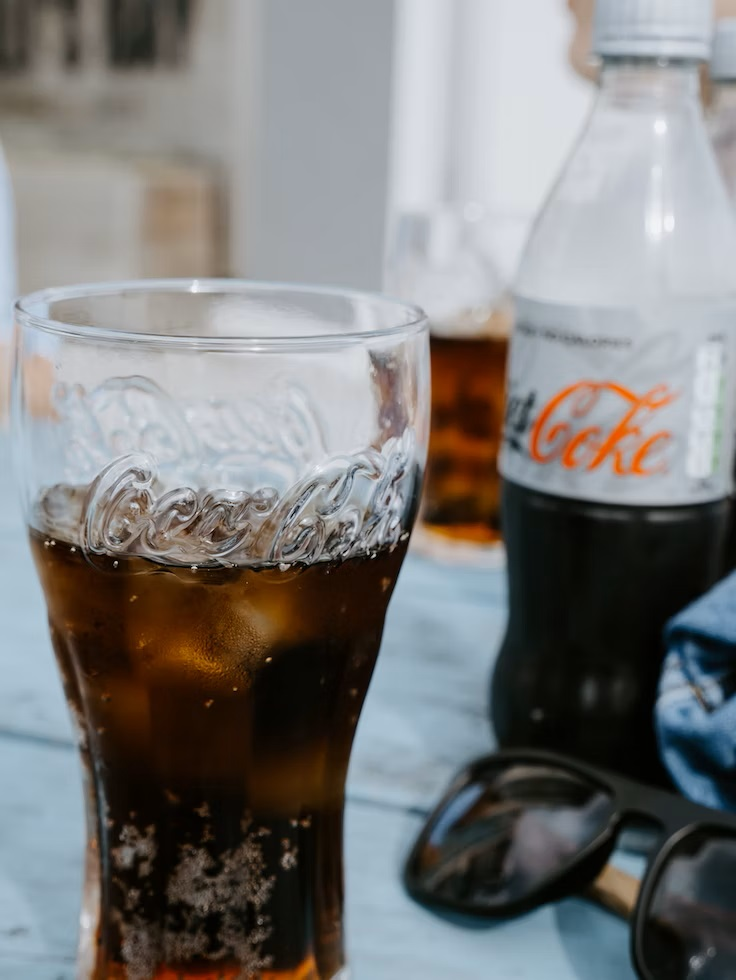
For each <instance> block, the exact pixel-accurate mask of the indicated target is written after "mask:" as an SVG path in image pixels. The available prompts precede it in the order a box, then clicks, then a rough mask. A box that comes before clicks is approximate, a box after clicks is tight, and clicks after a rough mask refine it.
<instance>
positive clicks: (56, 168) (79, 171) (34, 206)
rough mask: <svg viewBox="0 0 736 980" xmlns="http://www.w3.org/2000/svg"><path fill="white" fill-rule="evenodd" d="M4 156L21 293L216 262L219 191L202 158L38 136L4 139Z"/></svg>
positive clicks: (204, 272)
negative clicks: (75, 144) (137, 153)
mask: <svg viewBox="0 0 736 980" xmlns="http://www.w3.org/2000/svg"><path fill="white" fill-rule="evenodd" d="M8 163H9V167H10V172H11V173H12V176H13V182H14V185H15V192H16V201H17V209H18V232H19V234H18V270H19V279H20V286H21V291H22V292H29V291H31V290H34V289H40V288H45V287H48V286H59V285H69V284H71V283H75V282H97V281H101V280H106V279H135V278H140V277H172V276H211V275H213V274H215V273H217V272H218V271H219V269H218V254H217V252H218V236H217V226H218V221H217V208H216V203H217V192H216V186H215V182H214V180H213V179H212V177H211V175H210V173H209V171H208V170H207V169H205V168H203V167H202V166H199V165H193V164H190V163H188V162H187V163H180V162H178V161H173V162H172V161H169V160H160V159H155V160H152V159H148V158H137V157H135V158H134V157H126V156H124V155H122V154H115V153H106V154H104V153H93V152H89V151H85V150H76V149H74V148H70V147H63V146H57V145H55V144H54V143H52V142H47V141H44V140H41V141H39V142H38V143H32V142H29V141H28V140H17V141H15V142H13V143H10V142H9V143H8Z"/></svg>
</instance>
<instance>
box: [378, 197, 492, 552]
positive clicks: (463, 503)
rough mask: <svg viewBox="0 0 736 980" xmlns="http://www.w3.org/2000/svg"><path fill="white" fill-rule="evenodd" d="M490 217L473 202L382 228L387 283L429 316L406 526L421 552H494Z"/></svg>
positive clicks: (400, 218) (398, 219) (403, 216)
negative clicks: (421, 473) (411, 518)
mask: <svg viewBox="0 0 736 980" xmlns="http://www.w3.org/2000/svg"><path fill="white" fill-rule="evenodd" d="M493 231H494V228H493V220H492V218H491V217H490V216H489V215H488V214H487V212H486V211H485V210H484V209H483V208H482V206H480V205H477V204H472V203H470V204H465V205H457V206H452V205H445V206H438V207H437V208H436V209H435V210H430V211H427V212H425V213H412V214H400V215H398V216H397V217H396V219H395V220H394V223H393V232H392V234H391V236H390V241H389V246H388V251H387V262H386V277H385V285H386V290H387V292H388V293H390V294H393V295H395V296H397V297H401V298H403V299H404V300H407V301H409V302H413V303H416V304H417V305H419V306H421V307H422V308H423V309H424V310H425V311H426V313H427V315H428V316H429V320H430V325H431V337H430V350H431V362H432V429H431V435H430V445H429V459H428V464H427V475H426V481H425V487H424V495H423V498H422V506H421V511H420V527H419V530H418V532H417V531H415V540H416V544H417V546H418V547H419V548H420V550H422V551H423V552H424V553H425V554H428V555H430V556H432V557H438V558H441V559H448V560H455V561H460V562H468V563H483V564H485V563H487V562H489V561H490V562H493V561H494V560H496V559H497V558H498V557H499V556H500V552H499V544H500V540H501V530H500V501H499V497H500V483H499V476H498V467H497V457H498V451H499V446H500V440H501V429H502V424H503V406H504V378H505V372H506V357H507V352H508V341H509V331H510V327H511V309H510V300H509V295H508V291H507V284H506V281H505V279H504V278H503V276H502V274H501V272H500V271H499V269H498V267H497V265H496V263H495V262H494V260H493V257H492V252H493V246H492V236H493Z"/></svg>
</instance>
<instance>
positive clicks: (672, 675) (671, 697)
mask: <svg viewBox="0 0 736 980" xmlns="http://www.w3.org/2000/svg"><path fill="white" fill-rule="evenodd" d="M665 642H666V645H667V651H668V652H667V656H666V658H665V662H664V667H663V670H662V678H661V681H660V687H659V694H658V698H657V705H656V709H655V722H656V728H657V738H658V740H659V748H660V753H661V756H662V760H663V762H664V764H665V766H666V767H667V769H668V770H669V773H670V775H671V776H672V778H673V779H674V781H675V783H676V785H677V786H678V787H679V789H680V790H681V791H682V792H683V793H684V794H685V795H686V796H688V797H690V798H691V799H693V800H695V801H697V802H698V803H703V804H705V805H706V806H711V807H716V808H718V809H727V810H736V572H735V573H733V574H732V575H730V576H729V577H728V578H726V579H724V581H722V582H720V583H719V584H718V585H717V586H715V588H713V589H712V590H711V591H710V592H708V593H707V595H705V596H703V597H702V598H701V599H698V601H697V602H694V603H693V604H692V605H690V606H688V607H687V608H686V609H684V610H683V611H682V612H680V613H678V615H677V616H675V617H674V618H673V619H671V620H670V621H669V623H668V624H667V626H666V628H665Z"/></svg>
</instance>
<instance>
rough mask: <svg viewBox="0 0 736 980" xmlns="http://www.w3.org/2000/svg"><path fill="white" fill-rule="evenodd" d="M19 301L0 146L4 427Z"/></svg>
mask: <svg viewBox="0 0 736 980" xmlns="http://www.w3.org/2000/svg"><path fill="white" fill-rule="evenodd" d="M14 298H15V218H14V208H13V189H12V185H11V183H10V176H9V174H8V168H7V164H6V163H5V155H4V153H3V151H2V147H0V426H2V425H3V423H4V419H5V417H6V414H7V402H8V390H9V387H10V356H9V349H10V336H11V333H12V327H13V300H14Z"/></svg>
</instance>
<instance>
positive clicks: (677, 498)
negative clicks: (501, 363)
mask: <svg viewBox="0 0 736 980" xmlns="http://www.w3.org/2000/svg"><path fill="white" fill-rule="evenodd" d="M735 334H736V308H735V307H734V305H733V304H730V303H729V304H726V303H723V304H711V305H708V306H707V307H703V306H702V305H701V304H697V305H696V304H694V303H693V304H688V303H682V304H678V305H677V306H668V307H663V306H661V305H658V306H657V307H656V308H654V307H652V308H651V309H646V308H643V309H639V310H636V311H632V310H623V309H611V308H605V309H604V308H598V309H596V308H580V307H571V306H563V305H556V304H548V303H538V302H536V301H533V300H528V299H523V298H519V299H517V309H516V327H515V330H514V334H513V338H512V342H511V350H510V355H509V367H508V380H507V398H506V417H505V425H504V439H503V446H502V449H501V456H500V469H501V472H502V474H503V476H504V477H505V478H506V479H507V480H511V481H513V482H514V483H519V484H522V485H523V486H526V487H530V488H531V489H534V490H539V491H541V492H543V493H550V494H555V495H558V496H562V497H570V498H575V499H579V500H590V501H600V502H601V503H611V504H622V505H641V506H677V505H686V504H695V503H706V502H708V501H713V500H719V499H722V498H724V497H726V496H727V495H728V494H729V493H730V492H731V485H732V464H733V450H734V421H733V420H734V411H733V405H732V401H733V394H732V390H731V387H732V386H731V385H730V384H729V383H728V379H729V376H733V375H734V372H735V371H736V358H735V357H734V352H735V349H736V344H735V343H734V335H735Z"/></svg>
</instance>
